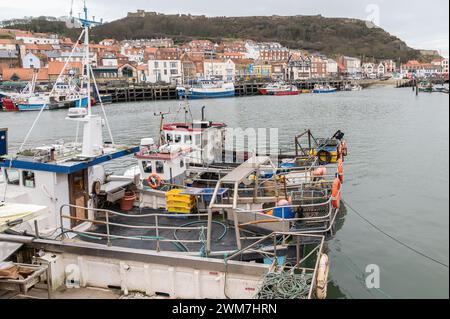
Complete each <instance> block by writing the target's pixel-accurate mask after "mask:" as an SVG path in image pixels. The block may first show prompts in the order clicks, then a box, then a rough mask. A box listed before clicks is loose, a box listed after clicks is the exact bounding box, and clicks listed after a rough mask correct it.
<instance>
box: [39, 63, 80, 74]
mask: <svg viewBox="0 0 450 319" xmlns="http://www.w3.org/2000/svg"><path fill="white" fill-rule="evenodd" d="M64 63H65V62H59V61H50V62H48V74H49V75H59V74H60V73H61V70H62V68H63V67H64ZM70 69H79V70H80V72H82V70H83V64H82V63H81V62H69V63H67V67H66V72H67V73H68V72H69V70H70Z"/></svg>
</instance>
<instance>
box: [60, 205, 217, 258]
mask: <svg viewBox="0 0 450 319" xmlns="http://www.w3.org/2000/svg"><path fill="white" fill-rule="evenodd" d="M65 208H75V209H84V210H86V211H94V212H100V213H105V220H104V221H103V220H93V219H89V218H79V217H73V216H70V215H65V214H64V209H65ZM111 215H116V216H122V217H131V218H144V217H153V218H155V225H151V226H140V225H127V224H121V223H114V222H110V217H111ZM207 216H208V214H171V215H170V217H174V218H176V217H184V218H185V217H188V218H190V217H192V218H193V217H195V218H199V217H207ZM161 217H168V215H167V214H162V213H155V214H145V215H131V214H130V215H128V214H123V213H119V212H115V211H111V210H107V209H100V208H88V207H83V206H78V205H72V204H64V205H62V206H61V207H60V221H61V233H62V234H64V233H67V232H73V233H75V234H81V235H83V234H84V235H89V236H99V237H105V238H106V240H107V245H108V246H111V239H128V240H140V241H156V244H157V251H160V243H161V242H172V243H181V244H184V243H186V244H188V243H203V242H202V240H200V239H199V240H183V239H180V240H172V239H167V238H163V237H161V236H160V235H159V234H160V230H179V229H183V230H199V231H201V230H205V229H207V228H206V227H205V226H197V227H195V226H192V227H179V226H160V225H159V218H161ZM64 219H69V220H76V221H81V222H89V223H92V224H102V225H105V227H106V234H102V233H94V232H89V231H76V230H74V229H72V228H70V229H65V228H64V223H63V220H64ZM111 226H114V227H122V228H128V229H147V230H155V236H120V235H112V234H111V232H110V227H111Z"/></svg>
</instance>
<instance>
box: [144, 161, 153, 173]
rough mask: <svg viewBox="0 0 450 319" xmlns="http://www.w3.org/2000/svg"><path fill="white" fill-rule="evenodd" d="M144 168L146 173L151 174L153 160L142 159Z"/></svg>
mask: <svg viewBox="0 0 450 319" xmlns="http://www.w3.org/2000/svg"><path fill="white" fill-rule="evenodd" d="M142 168H143V169H144V173H147V174H151V173H152V162H150V161H149V162H147V161H142Z"/></svg>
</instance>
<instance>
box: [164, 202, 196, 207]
mask: <svg viewBox="0 0 450 319" xmlns="http://www.w3.org/2000/svg"><path fill="white" fill-rule="evenodd" d="M166 206H167V207H185V208H193V207H195V203H194V202H192V203H184V202H179V201H168V202H166Z"/></svg>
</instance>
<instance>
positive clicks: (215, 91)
mask: <svg viewBox="0 0 450 319" xmlns="http://www.w3.org/2000/svg"><path fill="white" fill-rule="evenodd" d="M235 92H236V91H235V87H234V84H233V83H227V82H223V81H211V80H203V81H200V82H198V83H196V84H194V85H192V86H191V87H190V88H187V87H183V86H180V87H177V93H178V96H179V97H187V98H189V99H209V98H224V97H233V96H235Z"/></svg>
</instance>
